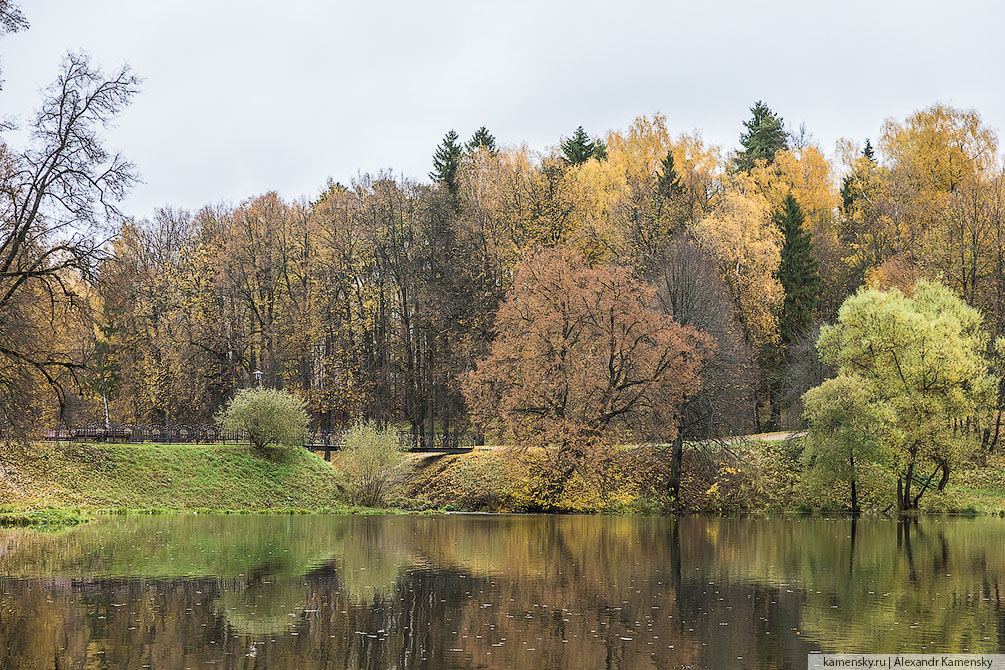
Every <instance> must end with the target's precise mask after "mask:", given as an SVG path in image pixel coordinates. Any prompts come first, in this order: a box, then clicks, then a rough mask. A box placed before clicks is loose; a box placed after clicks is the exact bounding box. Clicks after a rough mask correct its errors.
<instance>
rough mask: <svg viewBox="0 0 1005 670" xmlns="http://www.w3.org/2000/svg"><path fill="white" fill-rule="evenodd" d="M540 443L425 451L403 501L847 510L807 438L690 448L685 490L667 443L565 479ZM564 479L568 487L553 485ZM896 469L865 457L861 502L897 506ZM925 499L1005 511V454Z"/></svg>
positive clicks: (468, 506) (944, 507)
mask: <svg viewBox="0 0 1005 670" xmlns="http://www.w3.org/2000/svg"><path fill="white" fill-rule="evenodd" d="M536 460H537V457H536V456H535V454H534V453H533V452H523V453H522V454H519V455H517V454H515V453H513V452H507V451H505V450H494V451H473V452H471V453H468V454H460V455H448V456H436V457H431V458H427V459H424V460H423V462H422V463H421V464H420V467H418V468H417V470H416V472H415V473H414V474H413V475H412V477H411V478H410V479H409V480H408V481H407V482H406V483H405V484H404V486H403V487H402V488H401V490H400V494H399V495H400V498H399V500H398V504H401V505H405V506H408V505H411V506H418V507H430V508H446V509H457V510H466V511H498V512H509V511H556V512H664V511H667V510H668V509H670V508H674V509H678V510H679V511H683V512H690V513H714V514H752V513H753V514H758V513H818V512H819V513H841V512H844V511H847V509H848V506H849V498H850V496H849V491H848V485H847V484H843V483H840V482H835V481H832V480H826V479H822V478H820V477H819V476H818V475H817V474H816V473H814V472H809V471H807V470H806V469H805V468H804V466H803V462H802V442H801V439H800V438H798V437H796V438H794V439H787V440H782V439H759V440H747V441H743V442H734V443H729V444H726V445H718V446H714V447H705V448H699V447H696V446H692V447H690V448H689V449H687V450H686V451H685V454H684V468H683V477H682V481H681V500H680V504H679V505H678V506H674V505H672V504H671V502H672V501H671V500H670V499H669V496H668V495H667V489H668V482H669V454H668V452H667V451H666V450H664V449H660V448H649V447H636V448H623V449H620V450H618V452H617V454H616V457H615V458H614V459H613V462H610V463H608V464H606V465H605V466H603V468H596V467H595V468H593V469H592V470H587V471H586V472H584V473H575V474H573V475H572V477H571V478H569V479H568V480H567V481H565V482H563V483H561V485H559V484H558V483H557V482H555V481H553V480H549V475H548V474H547V473H546V471H545V470H544V469H542V468H539V467H536ZM557 489H560V491H561V492H560V493H558V494H557V495H555V494H554V491H555V490H557ZM895 492H896V479H895V478H894V476H893V475H892V474H891V473H890V472H889V471H888V470H886V469H885V468H882V467H879V466H862V467H860V475H859V497H860V504H861V506H862V508H863V509H864V510H865V511H870V512H882V511H885V510H889V509H890V508H891V504H892V502H893V501H894V500H895V495H896V493H895ZM921 508H922V511H924V512H931V513H964V514H982V515H985V514H989V515H1002V514H1005V458H1003V457H1000V456H999V457H996V458H992V459H990V461H989V462H988V464H987V465H981V464H978V463H972V464H968V465H966V466H964V467H961V468H958V469H957V470H956V471H954V472H953V474H952V477H951V478H950V483H949V485H948V486H947V488H946V490H945V491H944V492H937V491H929V492H928V493H926V494H925V495H924V496H923V497H922V499H921Z"/></svg>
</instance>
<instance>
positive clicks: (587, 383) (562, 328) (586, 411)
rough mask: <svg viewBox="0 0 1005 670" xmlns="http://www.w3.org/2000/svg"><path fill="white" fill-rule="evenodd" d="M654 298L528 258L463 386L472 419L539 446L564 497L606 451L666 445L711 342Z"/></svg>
mask: <svg viewBox="0 0 1005 670" xmlns="http://www.w3.org/2000/svg"><path fill="white" fill-rule="evenodd" d="M654 293H655V290H654V289H653V288H652V287H651V286H649V285H647V284H644V283H642V282H638V281H634V280H633V279H632V278H631V275H630V273H629V272H628V271H627V270H625V269H623V268H617V267H595V268H591V267H589V266H587V265H586V264H585V263H584V262H583V260H582V259H581V258H580V257H577V256H576V255H575V254H573V253H570V252H568V251H562V250H559V249H551V250H544V251H541V252H539V253H537V254H535V255H533V256H531V257H529V258H528V259H526V260H525V261H524V262H523V263H522V264H521V265H520V268H519V270H518V272H517V276H516V278H515V281H514V285H513V289H512V290H511V291H510V293H509V294H508V295H507V298H506V301H505V302H504V303H503V305H502V306H501V307H500V309H499V313H498V315H497V317H496V331H497V333H498V335H497V337H496V340H495V341H494V342H493V344H492V347H491V350H490V353H489V356H488V357H486V358H485V359H483V360H481V361H480V362H479V363H478V365H477V368H476V370H475V371H474V372H472V373H470V374H469V375H468V376H467V378H466V379H465V382H464V391H465V395H466V397H467V400H468V406H469V408H470V409H471V411H472V414H473V416H474V418H475V421H476V422H478V423H479V424H480V425H482V426H484V427H485V428H486V429H494V430H496V431H497V432H498V433H499V434H500V435H503V436H508V437H509V438H510V439H514V440H516V441H517V443H518V444H522V445H534V446H540V447H542V448H544V449H545V450H546V452H547V453H549V454H550V455H552V456H553V458H554V467H555V468H556V471H555V480H556V481H557V482H558V487H557V488H558V489H559V490H560V489H561V486H562V485H563V484H564V483H565V482H566V481H568V479H569V477H571V475H572V474H573V472H574V471H576V470H577V469H579V470H581V471H582V468H583V467H584V465H587V464H589V463H590V462H591V458H593V457H594V456H595V454H596V453H597V452H598V450H599V449H602V448H603V446H604V445H605V444H610V443H616V442H622V441H625V440H628V439H631V440H633V441H639V440H662V441H666V440H670V439H672V438H673V437H674V433H675V431H676V429H677V421H676V418H677V413H678V412H679V408H680V405H681V403H682V402H683V401H684V399H685V397H687V396H688V395H689V394H692V393H694V392H695V391H696V390H697V388H698V386H699V380H698V369H699V367H700V365H701V362H702V361H703V360H704V359H705V358H706V357H707V356H708V355H710V353H711V343H710V340H709V338H708V337H707V336H706V335H704V334H702V333H699V332H698V331H696V330H694V329H693V328H689V327H686V326H681V325H679V324H677V323H676V322H675V321H674V320H673V319H672V318H670V317H669V316H667V315H665V314H663V313H662V312H661V311H660V310H658V309H654V307H655V304H654V297H655V296H654Z"/></svg>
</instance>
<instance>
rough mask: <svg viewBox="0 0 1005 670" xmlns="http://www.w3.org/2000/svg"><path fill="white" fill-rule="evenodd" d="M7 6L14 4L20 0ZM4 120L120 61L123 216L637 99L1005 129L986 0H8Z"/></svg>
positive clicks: (292, 190) (712, 134)
mask: <svg viewBox="0 0 1005 670" xmlns="http://www.w3.org/2000/svg"><path fill="white" fill-rule="evenodd" d="M15 1H16V0H15ZM17 4H19V5H20V6H21V8H22V10H23V12H24V14H25V15H26V17H27V18H28V20H29V21H30V22H31V28H30V29H29V30H28V31H26V32H23V33H18V34H14V35H8V36H5V37H3V38H0V57H2V66H3V77H4V79H5V85H4V90H3V91H2V92H0V116H3V115H9V114H14V115H17V116H19V117H20V118H21V120H22V123H23V125H24V124H27V123H28V122H30V119H31V115H30V114H31V111H32V110H33V109H34V108H35V107H36V105H37V103H38V99H39V90H40V89H41V88H42V87H44V86H45V85H46V84H47V83H49V82H50V81H52V79H53V78H54V77H55V75H56V72H57V69H58V64H59V61H60V59H61V57H62V55H63V54H64V53H65V52H66V51H68V50H79V49H84V50H86V51H88V52H90V53H91V54H92V56H93V57H94V59H95V61H96V62H98V63H100V64H102V65H103V66H104V67H105V68H106V69H109V70H110V69H111V68H113V67H114V66H116V65H119V64H121V63H122V62H127V63H129V64H130V65H131V66H132V67H133V68H134V69H135V70H136V72H137V73H138V74H139V75H141V76H142V77H143V78H144V83H143V86H142V92H141V93H140V95H139V96H138V97H137V98H136V100H135V102H134V103H133V105H132V106H131V107H130V108H129V109H128V110H127V111H126V112H125V113H124V114H123V115H122V117H121V118H120V120H119V123H118V127H117V128H116V129H114V130H113V131H112V132H111V133H110V134H109V138H110V142H109V144H110V146H111V147H112V148H117V149H121V150H122V151H123V152H124V153H125V154H126V155H127V156H128V157H129V158H130V159H132V160H133V161H134V162H135V163H136V164H137V166H138V168H139V170H140V173H141V175H142V178H143V181H144V183H143V184H141V185H139V186H137V187H136V188H135V190H134V191H133V192H132V194H131V195H130V196H129V198H128V200H127V202H126V210H127V211H128V212H129V213H131V214H134V215H136V216H140V217H142V216H147V215H149V213H150V211H151V210H152V209H153V208H154V207H156V206H159V205H164V204H171V205H174V206H179V207H185V208H190V209H195V208H198V207H200V206H201V205H204V204H208V203H216V202H220V201H226V202H239V201H240V200H242V199H244V198H246V197H248V196H252V195H256V194H259V193H263V192H265V191H268V190H278V191H279V192H280V194H282V195H283V196H285V197H290V198H293V197H297V196H300V195H315V194H316V193H318V192H319V190H320V189H321V187H322V185H323V184H324V182H325V179H326V178H327V177H329V176H330V177H332V178H333V179H335V180H337V181H343V182H347V181H349V180H350V179H351V178H352V177H353V176H354V175H355V174H356V173H357V172H368V171H369V172H373V171H377V170H380V169H383V168H391V169H393V170H395V171H396V172H401V173H404V174H405V175H408V176H411V177H415V178H420V179H426V173H427V172H428V171H429V169H430V156H431V154H432V152H433V150H434V148H435V146H436V144H437V143H438V142H439V141H440V139H441V138H442V136H443V134H444V132H445V131H447V130H449V129H450V128H454V129H456V130H457V132H458V133H460V134H461V136H462V137H464V138H467V137H468V136H470V134H471V133H472V131H474V130H475V129H476V128H477V127H478V126H480V125H483V124H484V125H486V126H488V128H489V129H490V130H491V131H492V132H493V133H494V134H495V135H496V137H497V138H498V140H499V141H500V142H501V143H504V144H519V143H524V142H526V143H527V144H528V145H529V146H530V147H531V148H534V149H545V148H546V147H548V146H551V145H553V144H555V143H556V141H557V140H558V138H559V136H561V135H567V134H569V133H570V132H571V131H572V130H574V129H575V127H576V126H578V125H580V124H582V125H583V126H585V127H586V129H587V130H588V131H590V132H591V133H593V134H601V133H603V132H606V131H607V130H609V129H612V128H621V127H624V126H626V125H628V124H629V123H630V122H631V121H632V119H633V118H635V117H636V116H638V115H640V114H651V113H653V112H656V111H659V112H663V113H664V114H666V115H667V116H668V119H669V123H670V126H671V130H672V131H673V132H674V134H676V133H678V132H682V131H691V130H694V129H699V130H701V131H702V132H703V134H704V136H705V138H706V139H707V140H709V141H711V142H713V143H716V144H721V145H723V146H725V147H727V148H732V147H734V146H735V145H736V143H737V137H738V135H739V132H740V130H741V122H742V121H743V119H744V118H746V117H747V114H748V112H747V109H748V108H749V107H750V105H751V104H753V102H754V101H756V100H757V99H763V100H764V101H765V102H767V103H768V104H769V105H770V106H771V107H772V108H773V109H775V110H776V111H777V112H779V113H780V114H781V115H782V116H783V117H784V119H785V121H786V124H787V125H790V126H792V127H797V126H798V125H799V124H800V123H805V124H806V127H807V129H808V130H809V131H810V132H811V133H812V134H813V136H814V138H815V140H816V141H817V142H818V143H819V144H820V145H821V146H822V148H823V149H824V150H825V151H826V152H832V151H833V147H834V141H835V140H836V139H837V138H839V137H850V138H853V139H856V140H858V141H862V140H864V139H865V138H866V137H871V138H875V137H876V136H877V135H878V133H879V128H880V126H881V124H882V122H883V120H884V119H886V118H889V117H896V118H903V117H904V116H905V115H907V114H909V113H910V112H911V111H913V110H915V109H919V108H922V107H925V106H928V105H930V104H932V103H934V102H936V101H941V102H946V103H951V104H953V105H956V106H960V107H974V108H976V109H977V110H978V111H979V112H980V113H981V114H982V115H983V117H984V120H985V122H987V123H988V124H989V125H991V126H994V127H995V128H999V129H1000V128H1002V126H1003V125H1005V85H1003V79H1005V77H1003V65H1005V37H1003V35H1002V32H1003V29H1005V4H1003V3H997V2H991V1H988V2H966V1H957V2H947V1H946V0H942V1H941V2H927V1H921V0H909V1H902V2H892V1H891V2H887V1H883V0H870V1H868V2H849V1H847V0H845V1H842V2H817V1H815V0H794V1H792V2H770V1H760V2H749V1H736V2H717V1H715V0H691V1H688V2H655V1H654V2H636V1H632V0H628V1H626V0H618V1H615V0H610V1H608V2H590V1H585V0H578V1H576V2H567V3H566V2H549V1H548V0H533V1H530V2H521V1H516V0H507V1H506V2H480V1H477V0H460V1H457V2H445V1H440V0H435V1H427V2H416V1H415V0H410V1H401V2H387V1H385V2H379V1H373V0H356V1H354V2H343V1H329V2H322V1H320V0H315V1H314V2H307V1H306V0H283V1H281V2H275V1H274V0H273V1H272V2H264V1H262V2H260V1H257V0H254V1H252V0H240V1H237V0H234V1H224V0H170V1H169V0H159V1H157V2H152V1H148V0H143V1H138V0H61V1H60V0H21V1H20V2H18V3H17Z"/></svg>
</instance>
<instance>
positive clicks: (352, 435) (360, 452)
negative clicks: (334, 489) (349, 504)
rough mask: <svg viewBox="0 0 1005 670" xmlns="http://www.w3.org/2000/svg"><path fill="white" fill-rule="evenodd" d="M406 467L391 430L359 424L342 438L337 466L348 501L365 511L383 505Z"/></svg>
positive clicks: (401, 451) (405, 459)
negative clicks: (344, 480)
mask: <svg viewBox="0 0 1005 670" xmlns="http://www.w3.org/2000/svg"><path fill="white" fill-rule="evenodd" d="M407 464H408V456H407V455H406V454H405V450H404V449H403V448H402V446H401V444H400V443H399V442H398V434H397V432H396V431H395V430H394V429H393V428H384V429H380V428H378V427H377V424H376V423H374V422H372V421H367V422H365V423H360V424H357V425H355V426H353V427H352V428H350V429H349V430H348V431H347V432H346V434H345V444H344V445H343V447H342V449H341V450H340V451H339V453H338V465H339V467H340V468H341V470H342V472H343V474H344V475H345V478H346V484H345V488H346V491H347V492H348V494H349V496H350V497H351V498H352V501H353V502H355V503H356V504H358V505H364V506H366V507H380V506H382V505H384V502H385V500H386V498H387V492H388V490H389V489H390V488H391V484H392V483H393V481H394V479H395V477H397V476H398V475H399V474H400V473H401V472H402V471H404V469H405V467H406V466H407Z"/></svg>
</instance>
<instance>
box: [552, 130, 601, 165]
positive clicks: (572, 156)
mask: <svg viewBox="0 0 1005 670" xmlns="http://www.w3.org/2000/svg"><path fill="white" fill-rule="evenodd" d="M561 148H562V157H563V158H565V162H566V163H568V164H569V165H582V164H583V163H585V162H586V161H588V160H590V159H591V158H596V159H597V160H598V161H602V160H604V159H605V158H607V146H606V145H605V144H604V143H603V142H601V141H600V140H597V141H596V142H594V141H593V140H591V139H590V136H589V135H587V134H586V131H585V130H583V126H580V127H578V128H576V132H574V133H573V134H572V137H570V138H568V139H565V140H562V143H561Z"/></svg>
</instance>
